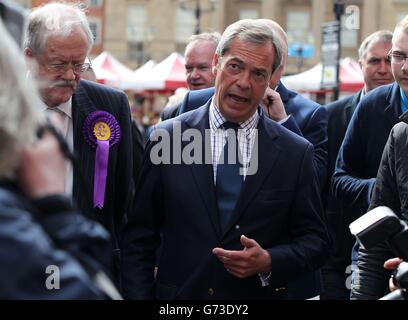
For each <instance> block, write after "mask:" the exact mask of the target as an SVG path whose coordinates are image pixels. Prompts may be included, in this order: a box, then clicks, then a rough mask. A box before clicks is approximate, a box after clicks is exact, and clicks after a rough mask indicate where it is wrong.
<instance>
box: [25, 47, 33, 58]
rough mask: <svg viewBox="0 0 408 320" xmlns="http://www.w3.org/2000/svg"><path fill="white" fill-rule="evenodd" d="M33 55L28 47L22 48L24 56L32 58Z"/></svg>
mask: <svg viewBox="0 0 408 320" xmlns="http://www.w3.org/2000/svg"><path fill="white" fill-rule="evenodd" d="M33 56H34V54H33V51H31V49H30V48H25V49H24V57H27V58H33Z"/></svg>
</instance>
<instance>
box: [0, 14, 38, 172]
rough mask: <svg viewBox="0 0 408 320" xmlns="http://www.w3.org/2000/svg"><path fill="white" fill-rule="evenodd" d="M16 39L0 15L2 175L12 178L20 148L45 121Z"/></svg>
mask: <svg viewBox="0 0 408 320" xmlns="http://www.w3.org/2000/svg"><path fill="white" fill-rule="evenodd" d="M26 75H27V69H26V67H25V64H24V59H23V56H22V54H21V51H20V49H19V48H18V46H17V44H16V42H15V41H14V40H13V39H12V38H11V36H10V34H9V33H8V32H7V31H6V29H5V27H4V24H3V23H2V21H1V19H0V78H1V79H2V81H0V141H1V143H0V178H13V177H14V172H15V169H16V166H17V165H18V162H19V154H20V150H21V148H22V147H23V146H25V145H26V144H28V143H31V142H33V141H34V140H35V138H36V131H37V128H38V126H39V125H40V124H41V123H43V122H44V115H43V113H42V112H41V106H42V102H41V99H40V96H39V94H38V91H37V89H36V86H35V85H33V83H32V82H31V81H29V79H28V78H27V77H26Z"/></svg>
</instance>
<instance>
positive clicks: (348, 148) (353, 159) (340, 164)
mask: <svg viewBox="0 0 408 320" xmlns="http://www.w3.org/2000/svg"><path fill="white" fill-rule="evenodd" d="M399 90H400V88H399V86H398V84H397V83H393V84H389V85H385V86H381V87H378V88H376V89H374V90H371V91H370V92H368V93H367V95H366V96H364V98H363V99H362V100H361V102H360V103H359V104H358V106H357V108H356V110H355V112H354V114H353V116H352V118H351V121H350V124H349V126H348V128H347V131H346V135H345V137H344V140H343V143H342V145H341V147H340V150H339V154H338V157H337V161H336V169H335V172H334V175H333V178H332V184H331V186H332V188H333V194H334V196H335V197H336V198H337V199H338V200H339V201H341V202H343V203H344V204H346V205H348V206H351V207H353V213H355V212H357V215H360V214H363V213H365V212H366V211H367V209H368V206H369V204H370V200H371V193H372V189H373V187H374V183H375V178H376V176H377V171H378V167H379V165H380V161H381V156H382V153H383V149H384V146H385V143H386V142H387V139H388V135H389V133H390V131H391V128H392V127H393V126H394V125H395V124H396V123H397V122H399V116H400V115H401V98H400V91H399ZM357 217H358V216H356V217H350V218H353V219H355V218H357Z"/></svg>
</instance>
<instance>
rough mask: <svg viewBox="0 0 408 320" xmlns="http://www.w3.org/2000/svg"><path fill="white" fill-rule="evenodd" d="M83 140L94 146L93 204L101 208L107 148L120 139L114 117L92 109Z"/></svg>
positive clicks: (84, 128)
mask: <svg viewBox="0 0 408 320" xmlns="http://www.w3.org/2000/svg"><path fill="white" fill-rule="evenodd" d="M83 134H84V137H85V141H86V142H87V143H88V144H89V145H90V146H92V147H94V148H96V154H95V173H94V190H93V205H94V208H99V209H102V208H103V204H104V200H105V189H106V177H107V173H108V160H109V149H110V148H112V147H113V146H114V145H115V144H117V143H118V142H119V141H120V138H121V130H120V126H119V124H118V122H117V121H116V119H115V117H114V116H113V115H111V114H110V113H108V112H106V111H94V112H92V113H90V114H89V115H88V117H86V119H85V121H84V126H83Z"/></svg>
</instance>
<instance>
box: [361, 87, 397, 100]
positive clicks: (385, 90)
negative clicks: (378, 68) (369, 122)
mask: <svg viewBox="0 0 408 320" xmlns="http://www.w3.org/2000/svg"><path fill="white" fill-rule="evenodd" d="M397 87H398V85H397V84H396V83H395V82H394V83H390V84H386V85H382V86H379V87H377V88H375V89H373V90H370V91H369V92H367V94H366V95H364V97H363V99H362V100H361V102H362V103H363V104H372V103H373V102H377V101H378V99H386V98H387V97H389V96H390V94H391V93H392V92H393V91H395V90H396V89H397ZM381 101H382V100H381Z"/></svg>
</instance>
